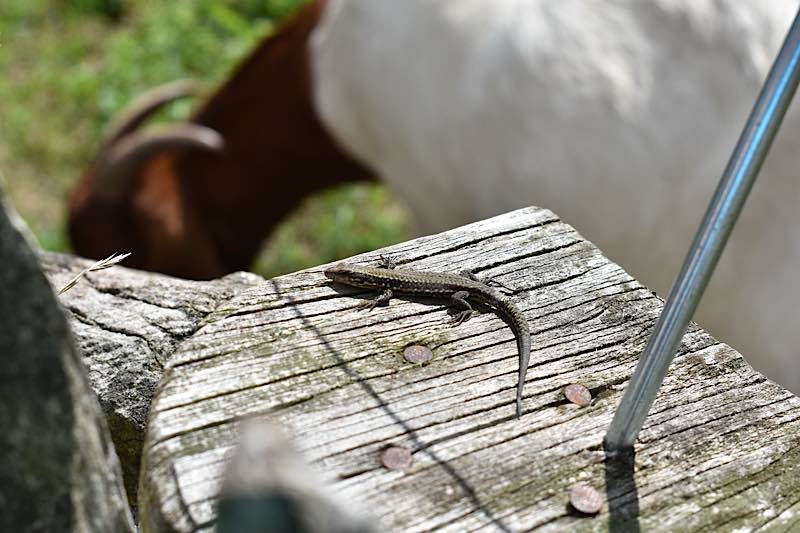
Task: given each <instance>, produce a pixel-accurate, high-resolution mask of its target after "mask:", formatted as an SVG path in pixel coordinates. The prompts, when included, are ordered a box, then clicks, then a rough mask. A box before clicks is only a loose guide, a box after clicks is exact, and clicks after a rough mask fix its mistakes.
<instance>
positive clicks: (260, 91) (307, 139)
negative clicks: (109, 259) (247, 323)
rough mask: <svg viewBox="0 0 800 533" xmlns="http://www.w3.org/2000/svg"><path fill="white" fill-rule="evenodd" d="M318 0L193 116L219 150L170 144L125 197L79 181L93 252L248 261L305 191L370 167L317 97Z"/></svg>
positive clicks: (177, 265)
mask: <svg viewBox="0 0 800 533" xmlns="http://www.w3.org/2000/svg"><path fill="white" fill-rule="evenodd" d="M324 6H325V2H324V1H322V0H321V1H317V2H314V3H312V4H311V5H309V6H307V7H306V8H304V9H303V10H301V11H300V13H298V15H297V16H295V17H294V18H293V19H292V20H291V21H290V22H289V23H288V24H286V25H285V26H284V27H283V28H281V29H280V30H279V31H278V32H276V33H275V34H274V35H273V36H271V37H269V38H267V39H266V40H264V41H263V42H262V43H261V44H260V45H259V47H258V48H257V49H256V50H255V52H254V53H253V54H251V55H250V57H249V58H247V59H246V60H245V61H244V62H243V63H242V64H241V65H240V66H239V67H238V69H237V70H236V71H235V72H234V74H233V75H232V76H231V77H230V79H229V80H228V81H227V82H226V83H225V84H224V85H223V86H222V87H221V88H220V89H219V90H218V91H217V93H216V94H215V95H214V96H213V97H212V98H211V99H210V100H209V101H208V102H207V103H206V104H205V105H204V106H203V108H202V109H201V110H200V111H199V112H198V113H197V114H196V115H195V117H194V118H193V119H192V122H195V123H197V124H202V125H204V126H207V127H210V128H212V129H214V130H216V131H217V132H219V133H220V134H221V135H222V137H223V138H224V139H225V143H226V148H225V151H224V152H222V153H221V154H215V153H208V152H203V151H199V150H180V151H179V150H174V149H173V150H169V151H166V152H162V153H160V154H159V155H157V156H155V157H153V158H152V159H151V160H150V161H149V162H148V163H146V164H145V165H143V167H142V169H141V171H140V172H139V173H138V175H137V176H136V178H135V179H134V180H133V182H132V183H131V184H130V190H128V191H127V192H126V194H124V196H122V197H121V200H118V201H108V200H104V199H103V198H102V195H100V194H98V190H100V188H101V187H102V184H99V183H96V180H95V176H94V173H93V172H92V170H91V169H90V170H89V171H88V172H87V173H85V174H84V176H83V177H82V178H81V180H80V182H79V183H78V185H77V186H76V187H75V189H74V190H73V193H72V196H71V198H70V205H69V233H70V237H71V239H72V244H73V247H74V249H75V251H76V252H77V253H79V254H81V255H86V256H89V257H103V256H107V255H110V254H111V253H113V252H124V251H131V252H133V255H132V256H131V258H130V260H129V261H128V263H127V264H130V265H132V266H136V267H139V268H144V269H147V270H154V271H159V272H164V273H168V274H172V275H176V276H182V277H187V278H193V279H209V278H214V277H219V276H221V275H223V274H226V273H229V272H233V271H235V270H242V269H247V268H248V267H249V266H250V263H251V262H252V261H253V259H254V257H255V255H256V253H257V252H258V250H259V247H260V245H261V243H262V241H263V239H264V237H265V236H266V235H267V234H268V233H269V231H270V230H271V229H272V228H274V227H275V225H276V224H277V223H278V222H280V221H281V220H282V219H283V218H284V217H285V216H286V215H287V214H288V213H290V212H291V211H292V210H293V209H294V208H295V207H297V206H298V204H299V203H300V202H301V201H302V200H303V199H304V198H305V197H307V196H308V195H309V194H311V193H313V192H316V191H319V190H322V189H324V188H326V187H329V186H331V185H335V184H338V183H342V182H347V181H356V180H366V179H371V174H370V173H369V171H368V170H367V169H365V168H364V167H363V166H362V165H360V164H359V163H358V162H356V161H355V160H353V159H352V158H351V157H350V156H348V155H347V154H345V153H344V152H343V151H342V150H341V149H339V147H338V146H337V145H336V143H335V141H334V140H333V139H332V137H331V136H330V135H329V133H328V132H327V131H326V130H325V128H324V127H323V126H322V124H321V123H320V121H319V119H318V118H317V115H316V112H315V110H314V107H313V104H312V95H311V79H310V65H309V57H308V44H307V43H308V38H309V36H310V34H311V31H312V30H313V28H314V27H315V26H316V24H317V21H318V20H319V17H320V15H321V12H322V10H323V9H324Z"/></svg>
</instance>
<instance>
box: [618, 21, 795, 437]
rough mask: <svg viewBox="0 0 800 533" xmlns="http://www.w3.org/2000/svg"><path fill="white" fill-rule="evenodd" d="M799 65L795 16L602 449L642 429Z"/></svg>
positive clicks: (785, 104) (789, 97)
mask: <svg viewBox="0 0 800 533" xmlns="http://www.w3.org/2000/svg"><path fill="white" fill-rule="evenodd" d="M799 64H800V12H798V14H797V16H796V17H795V19H794V22H793V23H792V27H791V28H790V29H789V33H788V35H787V36H786V40H785V41H784V42H783V46H782V47H781V50H780V52H779V53H778V57H777V58H776V59H775V62H774V63H773V65H772V69H770V72H769V75H768V76H767V80H766V81H765V82H764V86H763V87H762V89H761V94H759V96H758V100H756V103H755V105H754V106H753V110H752V112H751V113H750V118H748V120H747V124H746V125H745V128H744V130H743V131H742V134H741V136H740V137H739V141H738V142H737V143H736V148H735V149H734V150H733V154H731V158H730V160H729V161H728V165H727V166H726V167H725V172H723V174H722V177H721V178H720V182H719V185H718V186H717V190H716V192H714V196H713V198H712V199H711V203H710V204H709V206H708V210H707V211H706V214H705V217H704V218H703V222H702V224H701V225H700V228H699V229H698V230H697V234H696V235H695V237H694V241H693V242H692V246H691V247H690V248H689V253H688V254H687V255H686V259H685V260H684V263H683V266H682V267H681V271H680V274H678V277H677V279H676V280H675V283H674V284H673V286H672V289H671V290H670V293H669V297H668V298H667V304H666V306H665V307H664V311H663V312H662V313H661V316H659V318H658V321H657V322H656V327H655V330H654V331H653V334H652V336H651V337H650V340H649V341H648V342H647V346H646V347H645V349H644V352H643V353H642V356H641V358H640V360H639V364H638V365H637V366H636V370H635V371H634V373H633V376H632V377H631V381H630V383H629V384H628V387H627V388H626V389H625V394H624V395H623V397H622V401H621V402H620V404H619V407H618V408H617V411H616V413H614V419H613V420H612V421H611V425H610V426H609V428H608V433H607V434H606V438H605V442H606V447H607V448H608V449H617V450H619V449H626V448H631V447H632V446H633V442H634V441H635V440H636V435H638V433H639V430H640V429H641V428H642V424H643V423H644V419H645V418H646V417H647V413H648V411H649V410H650V406H651V405H652V404H653V400H654V399H655V397H656V394H657V393H658V389H659V388H660V387H661V382H662V381H663V380H664V376H665V375H666V374H667V369H668V368H669V364H670V363H671V362H672V358H673V357H674V356H675V352H676V351H677V349H678V346H679V344H680V341H681V338H683V334H684V333H685V332H686V327H687V326H688V324H689V320H691V318H692V315H693V314H694V311H695V309H696V308H697V304H698V303H699V302H700V298H701V297H702V296H703V291H704V290H705V288H706V285H707V284H708V280H709V279H710V278H711V274H712V273H713V272H714V268H715V267H716V266H717V261H718V260H719V257H720V255H721V254H722V250H723V249H724V248H725V243H726V242H727V240H728V237H729V236H730V233H731V230H732V229H733V226H734V224H735V223H736V219H737V218H738V217H739V213H740V212H741V210H742V206H743V205H744V201H745V200H746V199H747V195H748V193H749V192H750V189H751V188H752V186H753V183H754V182H755V179H756V176H757V175H758V171H759V170H760V169H761V164H762V163H763V162H764V158H765V157H766V155H767V152H768V151H769V147H770V145H771V144H772V140H773V138H774V137H775V134H776V133H777V131H778V128H779V127H780V124H781V121H782V120H783V116H784V114H785V113H786V109H787V108H788V107H789V103H790V102H791V100H792V96H794V92H795V89H796V88H797V82H798V80H800V68H798V65H799ZM799 160H800V159H799Z"/></svg>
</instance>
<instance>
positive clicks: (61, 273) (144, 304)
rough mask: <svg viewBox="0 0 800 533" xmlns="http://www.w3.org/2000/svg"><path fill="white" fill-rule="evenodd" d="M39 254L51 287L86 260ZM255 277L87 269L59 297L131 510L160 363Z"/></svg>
mask: <svg viewBox="0 0 800 533" xmlns="http://www.w3.org/2000/svg"><path fill="white" fill-rule="evenodd" d="M120 252H125V250H120ZM39 257H40V260H41V263H42V268H43V269H44V271H45V273H46V274H47V277H48V279H49V280H50V282H51V284H52V286H53V288H54V289H56V290H59V289H60V288H62V287H64V286H65V285H66V284H67V283H68V282H69V281H70V280H71V279H72V278H74V277H75V276H76V275H77V274H78V273H79V272H80V271H82V270H83V269H86V268H88V267H89V266H90V265H92V264H93V263H94V261H90V260H87V259H82V258H79V257H75V256H72V255H67V254H59V253H53V252H40V254H39ZM263 281H264V280H263V278H261V277H260V276H257V275H255V274H250V273H245V272H239V273H235V274H231V275H229V276H226V277H224V278H222V279H219V280H213V281H189V280H183V279H178V278H172V277H170V276H165V275H162V274H154V273H151V272H143V271H140V270H133V269H130V268H125V267H122V266H115V267H113V268H109V269H106V270H100V271H97V272H91V273H89V274H87V275H86V276H85V277H84V278H82V279H81V280H80V281H79V282H78V283H77V284H75V286H74V287H72V288H71V289H69V290H68V291H66V292H64V293H62V294H60V295H59V299H60V300H61V303H62V304H63V306H64V307H65V308H66V309H67V311H68V312H69V315H70V316H71V326H72V330H73V334H74V336H75V340H76V343H77V346H78V348H79V349H80V353H81V354H82V358H83V363H84V364H85V365H86V367H87V369H88V377H89V383H90V385H91V387H92V389H93V390H94V392H95V393H96V394H97V397H98V398H99V400H100V406H101V407H102V409H103V413H104V414H105V416H106V419H107V421H108V425H109V428H110V430H111V438H112V439H113V441H114V445H115V446H116V449H117V453H118V454H119V458H120V462H121V463H122V473H123V478H124V482H125V489H126V491H127V494H128V500H129V502H130V505H131V507H132V508H133V509H134V510H135V509H136V501H137V488H138V481H139V466H140V463H141V454H142V444H143V441H144V431H145V427H146V425H147V417H148V413H149V410H150V402H151V400H152V398H153V395H154V394H155V390H156V387H157V385H158V383H159V381H160V380H161V376H162V374H163V370H164V365H165V363H166V362H167V361H168V360H169V358H170V355H172V353H173V352H174V351H175V349H176V348H177V346H178V345H179V344H180V342H181V341H182V340H183V339H185V338H187V337H189V336H190V335H191V334H192V333H194V332H195V331H196V330H197V329H198V328H199V327H200V326H201V324H202V323H203V320H204V319H205V317H206V316H207V315H208V314H209V313H211V312H212V311H213V310H214V309H215V308H216V307H217V305H218V303H220V302H222V301H226V300H228V299H229V298H230V297H231V296H233V294H235V293H237V292H239V291H240V290H241V289H243V288H246V287H249V286H252V285H254V284H256V283H259V282H263Z"/></svg>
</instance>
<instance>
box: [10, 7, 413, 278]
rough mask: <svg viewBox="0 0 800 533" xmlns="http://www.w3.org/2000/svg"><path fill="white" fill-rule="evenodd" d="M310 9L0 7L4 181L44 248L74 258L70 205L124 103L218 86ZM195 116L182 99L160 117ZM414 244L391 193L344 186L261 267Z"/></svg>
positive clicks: (291, 224)
mask: <svg viewBox="0 0 800 533" xmlns="http://www.w3.org/2000/svg"><path fill="white" fill-rule="evenodd" d="M302 3H303V0H170V1H169V2H146V1H142V0H140V1H137V2H131V1H126V2H123V1H122V0H72V1H71V2H63V0H2V7H0V72H2V73H3V76H0V102H2V104H0V180H2V181H3V185H4V188H5V189H6V190H7V192H8V194H9V196H10V198H11V201H12V203H13V204H14V205H15V207H16V208H17V210H19V211H20V213H21V214H22V216H23V217H24V218H25V219H26V221H27V222H28V224H29V225H30V226H31V229H32V230H33V231H34V233H35V234H36V236H37V237H38V238H39V240H40V242H41V244H42V246H43V247H44V248H47V249H54V250H68V249H69V248H68V242H67V239H66V237H65V234H64V217H65V199H66V196H67V194H68V192H69V190H70V189H71V187H72V185H73V184H74V183H75V181H76V180H77V179H78V177H79V176H80V173H81V172H82V170H83V169H84V168H86V166H87V165H88V163H89V162H90V161H91V160H92V157H93V155H94V151H95V149H96V148H97V146H98V142H99V138H100V135H101V133H102V131H103V128H104V127H105V125H106V124H107V123H108V122H109V120H110V119H111V118H112V117H113V116H114V114H115V113H116V112H117V111H118V110H119V109H120V108H121V107H122V106H124V105H125V104H126V103H127V102H129V101H130V100H131V99H132V98H133V97H134V96H136V95H137V94H138V93H140V92H141V91H143V90H145V89H147V88H149V87H153V86H155V85H158V84H160V83H164V82H167V81H172V80H175V79H180V78H187V77H191V78H195V79H198V80H203V81H205V82H208V83H209V84H212V85H213V84H216V83H219V82H220V81H222V80H224V79H225V76H226V75H227V73H228V72H229V71H230V69H231V68H233V66H234V65H235V64H236V62H237V61H239V60H240V59H241V58H243V57H244V56H246V54H247V53H248V51H249V50H250V49H251V48H252V47H253V46H254V45H255V44H256V43H257V42H258V41H259V40H260V39H261V38H263V36H265V35H267V34H268V33H269V32H270V31H272V30H273V28H274V27H275V26H276V24H278V23H280V21H281V20H283V19H284V18H285V17H287V16H289V15H290V14H291V13H293V12H294V10H295V9H297V7H299V6H300V5H301V4H302ZM189 112H190V104H189V103H187V102H179V103H176V104H175V105H172V106H170V108H169V109H168V110H167V112H165V113H164V114H163V115H164V116H163V117H160V118H161V119H166V120H176V119H180V118H184V117H186V116H187V115H188V114H189ZM408 236H409V229H408V223H407V216H406V214H405V211H404V210H403V209H402V207H401V206H399V205H398V204H397V203H395V202H394V201H393V200H392V199H391V198H390V197H389V195H388V194H387V192H386V191H385V190H384V189H383V188H381V187H378V186H364V185H361V186H354V187H347V188H344V189H338V190H336V191H332V192H330V193H327V194H323V195H321V196H318V197H315V198H312V199H310V200H309V201H308V202H306V204H305V205H304V206H303V207H302V208H301V209H299V210H298V212H297V213H296V214H295V215H294V216H292V217H291V218H290V220H288V221H287V222H286V223H285V224H283V225H282V226H281V227H280V228H279V229H278V230H277V231H276V232H275V235H273V236H272V237H271V238H270V240H269V241H268V242H267V243H266V245H265V247H264V253H262V255H261V257H260V258H259V260H258V261H257V262H256V265H255V268H254V269H255V270H256V271H257V272H259V273H261V274H263V275H267V276H272V275H275V274H278V273H283V272H290V271H293V270H297V269H300V268H303V267H306V266H311V265H315V264H319V263H323V262H327V261H331V260H333V259H336V258H339V257H344V256H348V255H352V254H355V253H358V252H362V251H366V250H370V249H374V248H377V247H380V246H382V245H385V244H388V243H391V242H397V241H400V240H404V239H406V238H408ZM120 251H124V250H120Z"/></svg>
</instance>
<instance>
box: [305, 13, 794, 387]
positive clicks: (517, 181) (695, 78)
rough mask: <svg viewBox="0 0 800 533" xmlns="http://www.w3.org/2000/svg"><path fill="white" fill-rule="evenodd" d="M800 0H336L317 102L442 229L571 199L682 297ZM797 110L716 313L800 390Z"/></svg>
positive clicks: (596, 237)
mask: <svg viewBox="0 0 800 533" xmlns="http://www.w3.org/2000/svg"><path fill="white" fill-rule="evenodd" d="M796 8H797V2H796V0H791V1H790V0H785V1H783V0H716V1H712V0H650V1H642V0H615V1H613V0H608V1H604V2H598V1H594V0H554V1H537V0H403V1H398V0H330V4H329V6H328V8H327V10H326V13H325V15H324V17H323V20H322V22H321V24H320V26H319V28H318V29H317V30H316V31H315V34H314V38H313V42H312V51H313V54H312V55H313V65H314V80H315V99H316V104H317V107H318V110H319V112H320V115H321V117H322V118H323V121H324V122H325V124H326V125H327V126H328V127H329V128H330V129H331V131H333V132H334V134H335V136H336V137H337V138H338V140H339V141H340V142H341V144H342V145H343V146H344V147H345V148H347V149H348V150H349V151H351V152H352V153H353V154H355V155H356V156H358V157H359V158H361V159H362V160H363V161H364V162H365V163H366V164H368V165H369V166H370V167H371V168H373V169H374V170H376V171H377V172H378V173H379V174H380V175H381V177H382V178H383V179H384V180H385V182H386V183H388V184H389V186H390V187H391V188H392V189H394V190H395V191H396V192H397V194H399V195H400V196H401V197H402V198H403V199H405V200H406V201H407V203H408V205H409V206H410V207H411V209H412V210H413V213H414V217H415V219H416V220H418V221H419V222H420V224H421V228H420V229H421V230H423V231H426V232H430V231H436V230H441V229H444V228H449V227H453V226H456V225H459V224H462V223H465V222H469V221H472V220H476V219H480V218H485V217H488V216H491V215H494V214H497V213H500V212H505V211H508V210H511V209H514V208H517V207H520V206H524V205H540V206H543V207H547V208H549V209H552V210H553V211H555V212H556V213H558V214H559V215H560V216H561V217H562V218H563V219H564V220H565V221H566V222H568V223H570V224H572V225H573V226H575V227H576V228H577V229H578V230H579V231H581V232H582V233H583V234H584V235H585V236H586V237H587V238H589V239H590V240H592V241H593V242H595V243H596V244H597V245H598V246H599V247H600V248H601V249H603V250H604V251H605V252H606V253H607V254H608V255H609V256H610V257H611V258H612V259H614V260H615V261H617V262H618V263H620V264H621V265H622V266H624V267H625V268H626V269H627V270H628V271H630V272H631V273H632V274H633V275H634V276H636V277H637V278H638V279H640V280H641V281H643V282H644V283H646V284H648V285H649V286H651V287H653V288H655V289H657V290H658V291H659V292H660V293H661V294H666V292H667V291H668V289H669V286H670V284H671V282H672V279H673V278H674V276H675V274H676V273H677V270H678V267H679V265H680V263H681V261H682V260H683V257H684V254H685V252H686V250H687V248H688V245H689V242H690V240H691V237H692V234H693V232H694V231H695V229H696V227H697V225H698V223H699V221H700V218H701V216H702V214H703V211H704V210H705V207H706V205H707V203H708V200H709V198H710V195H711V193H712V191H713V188H714V186H715V185H716V183H717V181H718V179H719V176H720V174H721V172H722V170H723V167H724V165H725V162H726V159H727V157H728V155H729V154H730V151H731V149H732V148H733V145H734V142H735V140H736V137H737V136H738V134H739V131H740V130H741V127H742V126H743V124H744V121H745V119H746V117H747V114H748V112H749V111H750V108H751V107H752V104H753V101H754V99H755V96H756V94H757V92H758V89H759V87H760V84H761V82H762V80H763V78H764V76H765V75H766V72H767V69H768V68H769V66H770V63H771V61H772V58H773V57H774V54H775V53H776V51H777V49H778V48H779V46H780V43H781V41H782V39H783V37H784V36H785V32H786V30H787V29H788V26H789V24H790V23H791V21H792V19H793V17H794V14H795V10H796ZM798 162H800V121H798V117H797V113H791V114H790V117H788V118H787V121H786V123H785V124H784V127H783V130H782V131H781V133H780V134H779V138H778V141H777V142H776V144H775V145H774V146H773V149H772V153H771V155H770V157H769V159H768V162H767V165H766V167H765V172H763V173H762V175H761V176H760V178H759V181H758V183H757V184H756V187H755V189H754V191H753V193H752V194H751V198H750V200H749V201H748V203H747V205H746V206H745V211H744V214H743V217H742V219H741V220H740V222H739V225H738V226H737V228H736V231H735V232H734V235H733V237H732V239H731V241H730V243H729V245H728V248H727V250H726V252H725V254H724V256H723V258H722V261H721V263H720V265H719V267H718V269H717V272H716V274H715V277H714V280H713V282H712V285H711V287H710V288H709V290H708V292H707V293H706V297H705V300H704V302H703V305H702V306H701V309H700V311H699V314H698V317H697V319H698V321H699V322H700V323H701V325H703V326H704V327H707V328H708V329H709V330H710V331H711V332H712V333H714V334H715V335H717V336H718V337H719V338H720V339H721V340H723V341H725V342H728V343H730V344H732V345H733V346H734V347H736V348H738V349H739V350H741V351H742V352H743V353H744V355H745V357H747V358H748V360H749V361H751V362H752V363H753V364H754V366H756V367H757V368H759V369H760V370H762V371H763V372H765V373H767V375H769V376H770V377H772V378H773V379H775V380H777V381H779V382H781V383H782V384H784V385H786V386H788V387H789V388H791V389H792V390H794V391H795V392H800V356H798V352H800V320H798V315H797V313H796V311H795V310H796V309H797V307H798V305H800V173H798V172H797V171H796V170H795V169H796V167H797V166H798V165H797V163H798Z"/></svg>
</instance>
